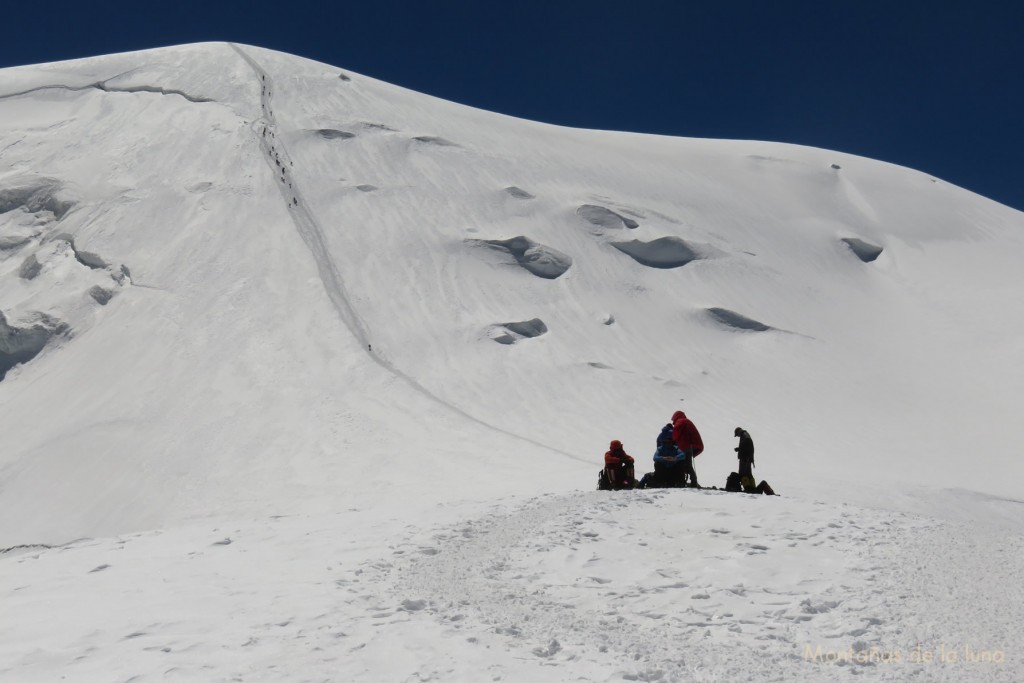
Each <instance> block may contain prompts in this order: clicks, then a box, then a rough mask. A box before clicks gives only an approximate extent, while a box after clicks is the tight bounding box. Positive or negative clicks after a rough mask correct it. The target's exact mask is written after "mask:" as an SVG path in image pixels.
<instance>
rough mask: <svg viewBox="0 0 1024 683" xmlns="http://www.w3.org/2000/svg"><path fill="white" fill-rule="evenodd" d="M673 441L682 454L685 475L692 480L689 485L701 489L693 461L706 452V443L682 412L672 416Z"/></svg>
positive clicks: (679, 411)
mask: <svg viewBox="0 0 1024 683" xmlns="http://www.w3.org/2000/svg"><path fill="white" fill-rule="evenodd" d="M672 440H673V441H674V442H675V444H676V447H677V448H678V449H679V453H680V454H681V457H682V461H683V462H682V468H683V474H685V475H686V476H688V477H689V478H690V482H689V485H690V486H691V487H693V488H698V489H699V488H700V484H698V483H697V472H696V470H694V469H693V459H694V458H696V457H697V456H698V455H700V454H701V453H703V452H704V441H702V440H701V438H700V432H698V431H697V426H696V425H694V424H693V422H691V421H690V419H689V418H687V417H686V413H684V412H683V411H681V410H677V411H676V412H674V413H673V414H672Z"/></svg>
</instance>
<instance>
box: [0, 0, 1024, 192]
mask: <svg viewBox="0 0 1024 683" xmlns="http://www.w3.org/2000/svg"><path fill="white" fill-rule="evenodd" d="M0 20H2V21H3V23H4V25H5V30H4V31H3V36H4V39H3V41H2V42H0V67H3V66H14V65H19V64H33V63H39V62H47V61H56V60H61V59H70V58H76V57H86V56H92V55H98V54H107V53H111V52H123V51H127V50H136V49H144V48H150V47H158V46H164V45H174V44H178V43H187V42H196V41H206V40H231V41H237V42H242V43H249V44H252V45H259V46H262V47H268V48H273V49H276V50H282V51H285V52H290V53H293V54H297V55H301V56H304V57H309V58H312V59H316V60H319V61H322V62H326V63H328V64H332V65H334V66H338V67H340V68H342V69H347V70H351V71H355V72H358V73H362V74H366V75H369V76H373V77H375V78H379V79H381V80H385V81H388V82H391V83H395V84H398V85H402V86H405V87H408V88H412V89H414V90H418V91H421V92H425V93H429V94H431V95H436V96H438V97H443V98H445V99H450V100H454V101H457V102H461V103H464V104H469V105H473V106H476V107H480V108H483V109H489V110H492V111H498V112H502V113H505V114H510V115H513V116H519V117H524V118H529V119H534V120H538V121H546V122H549V123H557V124H562V125H569V126H579V127H585V128H603V129H614V130H629V131H637V132H648V133H660V134H667V135H684V136H693V137H712V138H744V139H761V140H776V141H783V142H794V143H799V144H805V145H813V146H816V147H825V148H829V149H835V150H840V151H844V152H850V153H853V154H860V155H863V156H868V157H873V158H876V159H883V160H885V161H890V162H893V163H897V164H901V165H904V166H910V167H912V168H916V169H919V170H921V171H924V172H926V173H930V174H933V175H935V176H938V177H940V178H943V179H945V180H948V181H950V182H952V183H956V184H957V185H961V186H963V187H966V188H968V189H970V190H973V191H975V192H978V193H980V194H983V195H986V196H988V197H991V198H993V199H996V200H998V201H1001V202H1003V203H1005V204H1009V205H1010V206H1014V207H1015V208H1018V209H1022V210H1024V130H1022V129H1024V2H1020V1H1018V0H1000V1H993V0H988V1H987V2H986V0H973V2H967V1H961V0H927V1H924V0H888V1H886V2H875V1H873V0H846V1H839V0H834V1H833V0H818V1H813V0H807V1H792V2H787V1H786V0H758V1H735V2H730V1H728V0H722V1H715V0H704V1H701V2H687V1H686V0H663V1H662V0H634V1H633V2H628V1H621V0H620V1H617V2H606V1H602V0H591V1H589V2H583V1H577V0H548V1H547V2H539V1H536V0H504V1H502V2H494V1H492V0H477V1H475V2H474V1H469V0H462V1H454V0H419V1H418V2H411V1H410V2H398V1H394V0H361V1H359V2H334V3H327V2H324V3H312V2H306V1H305V0H295V1H293V2H280V3H266V2H259V1H256V2H249V3H245V4H242V3H238V2H216V1H215V0H209V1H208V2H205V3H198V2H194V1H193V0H180V1H177V2H150V3H145V2H140V1H137V2H132V3H127V2H121V1H120V0H114V1H112V2H104V1H103V0H98V1H97V2H83V1H81V0H78V1H76V2H73V3H72V2H63V1H62V0H55V1H53V2H49V3H42V4H40V3H30V2H9V3H5V7H4V10H3V13H2V16H0Z"/></svg>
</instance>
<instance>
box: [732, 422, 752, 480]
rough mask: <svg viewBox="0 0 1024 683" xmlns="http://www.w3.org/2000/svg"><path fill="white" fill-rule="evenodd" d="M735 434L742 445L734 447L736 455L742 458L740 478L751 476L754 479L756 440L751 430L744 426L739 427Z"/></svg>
mask: <svg viewBox="0 0 1024 683" xmlns="http://www.w3.org/2000/svg"><path fill="white" fill-rule="evenodd" d="M733 436H737V437H739V439H740V445H739V446H737V447H736V448H734V449H733V450H734V451H736V457H737V458H739V459H740V472H739V474H740V478H743V477H750V479H751V480H753V479H754V440H753V439H751V438H750V432H748V431H747V430H746V429H743V428H742V427H737V428H736V430H735V431H734V432H733Z"/></svg>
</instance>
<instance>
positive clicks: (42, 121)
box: [0, 44, 1024, 544]
mask: <svg viewBox="0 0 1024 683" xmlns="http://www.w3.org/2000/svg"><path fill="white" fill-rule="evenodd" d="M599 105H600V102H599V101H597V102H595V106H599ZM0 155H2V157H0V158H2V166H0V203H2V206H0V210H2V211H3V213H0V239H2V240H4V242H3V249H2V251H0V259H2V260H0V282H2V288H0V311H2V312H3V314H4V316H5V318H6V321H7V323H9V325H8V327H7V328H5V329H8V330H9V331H6V332H4V333H3V334H4V335H5V337H4V339H5V340H22V341H24V339H25V338H27V337H31V338H32V339H34V341H33V344H34V346H33V345H32V344H29V348H24V349H21V348H15V347H16V346H17V344H21V343H22V341H18V342H17V343H15V342H11V341H5V342H4V343H5V344H6V346H5V347H0V348H4V349H5V350H4V354H5V355H4V358H5V361H4V363H5V365H9V366H12V368H11V369H10V370H9V371H7V373H6V376H5V378H4V380H3V381H2V382H0V416H2V417H0V419H2V421H3V429H2V430H0V459H2V460H0V487H2V495H0V519H2V520H3V522H2V524H0V543H3V544H13V543H22V542H60V541H66V540H69V539H72V538H76V537H79V536H83V535H96V534H109V533H119V532H123V531H129V530H136V529H144V528H150V527H154V526H161V525H163V524H166V523H168V522H170V521H173V520H182V519H191V518H194V517H196V516H202V517H206V516H208V515H211V514H213V515H217V514H221V513H223V514H227V515H232V514H236V513H248V512H253V511H257V510H266V509H268V508H270V509H273V510H284V511H295V510H298V509H301V510H327V509H332V506H334V505H335V504H336V502H337V500H338V499H344V500H346V501H353V500H354V501H360V500H364V499H367V498H373V499H374V500H379V499H384V500H387V499H390V498H391V496H398V497H400V498H401V497H405V496H408V495H416V496H421V497H423V498H424V499H426V500H430V499H434V498H436V497H437V496H442V497H446V496H453V497H461V496H465V495H483V496H487V495H493V494H494V493H495V492H506V493H508V492H509V488H512V489H515V488H517V486H516V485H513V486H511V487H509V486H508V485H507V484H508V482H509V479H508V473H509V472H511V471H521V470H523V469H527V470H530V471H533V472H535V476H533V477H531V486H532V487H533V488H534V489H535V490H536V489H541V490H565V489H567V488H569V489H571V488H577V487H580V486H583V487H589V486H590V484H591V479H593V472H594V470H595V469H596V468H595V465H596V464H597V463H598V462H599V461H600V455H601V453H602V452H603V450H604V448H605V447H606V444H607V442H608V441H609V440H610V439H611V438H619V439H622V440H623V441H624V442H625V443H626V446H627V450H631V451H632V452H633V453H634V455H636V456H638V457H641V458H642V459H643V460H646V459H647V457H648V451H649V450H651V447H652V443H653V436H654V435H655V434H656V432H657V429H658V428H659V427H660V426H661V425H662V424H663V423H664V422H665V421H666V420H667V418H668V416H669V415H670V414H671V413H672V411H674V410H675V409H677V408H680V407H682V408H684V409H686V410H688V411H689V413H690V415H691V417H692V418H693V419H694V420H695V421H696V422H697V424H698V426H699V427H700V428H701V429H702V432H703V434H704V435H705V441H706V443H707V445H708V450H707V453H706V454H705V455H704V456H702V458H701V459H700V462H699V469H700V471H701V474H702V476H703V477H704V480H705V481H706V482H708V483H716V482H721V481H722V480H724V477H725V474H726V473H728V471H729V470H730V469H732V467H733V465H734V460H733V453H732V447H733V445H734V444H733V439H732V436H731V434H732V428H733V427H734V426H736V425H737V424H742V425H743V426H745V427H747V428H748V429H749V430H750V431H751V433H752V434H754V436H755V439H756V441H757V443H758V448H759V450H758V453H759V455H760V456H761V460H760V462H761V463H763V467H764V468H765V472H764V474H765V475H766V476H770V478H771V479H772V480H773V481H776V482H780V483H784V487H783V488H787V489H789V490H793V489H800V490H816V489H822V488H827V489H828V490H833V491H834V490H836V489H837V488H840V487H842V488H849V489H850V490H851V491H853V490H856V489H857V487H858V485H865V487H867V488H872V489H873V488H876V487H879V486H882V487H883V488H884V489H886V490H891V489H893V488H900V489H903V490H909V489H908V487H910V489H912V488H913V487H915V486H919V485H923V486H925V488H926V489H928V490H933V489H935V488H944V487H950V486H956V487H962V488H964V489H968V490H975V491H981V492H985V493H990V494H994V495H1000V496H1013V495H1015V494H1016V493H1017V492H1016V490H1015V486H1016V482H1018V481H1020V475H1021V474H1022V473H1024V466H1022V465H1021V459H1020V458H1016V457H1014V452H1013V444H1014V441H1013V439H1012V436H1013V434H1014V425H1015V422H1016V420H1015V419H1014V412H1015V402H1014V400H1013V399H1014V398H1015V397H1018V396H1020V395H1021V389H1022V388H1024V363H1021V362H1020V361H1021V358H1022V354H1024V347H1022V345H1021V344H1022V342H1021V334H1020V333H1021V331H1022V330H1024V309H1022V307H1021V306H1019V301H1020V300H1021V295H1022V294H1024V281H1022V279H1021V277H1020V275H1019V263H1020V262H1021V258H1022V257H1024V216H1022V214H1021V213H1019V212H1017V211H1014V210H1011V209H1009V208H1007V207H1004V206H1001V205H999V204H996V203H994V202H991V201H989V200H987V199H985V198H982V197H979V196H977V195H974V194H972V193H970V192H967V191H964V190H962V189H960V188H957V187H954V186H950V185H948V184H946V183H944V182H942V181H941V180H938V179H935V178H931V177H928V176H926V175H923V174H921V173H918V172H915V171H911V170H908V169H904V168H899V167H895V166H891V165H887V164H884V163H880V162H876V161H871V160H868V159H863V158H858V157H853V156H849V155H844V154H838V153H835V152H829V151H825V150H819V149H809V148H801V147H795V146H790V145H781V144H773V143H763V142H734V141H714V140H694V139H676V138H665V137H657V136H645V135H635V134H628V133H616V132H604V131H586V130H572V129H565V128H560V127H555V126H550V125H544V124H539V123H533V122H529V121H522V120H517V119H513V118H509V117H505V116H501V115H497V114H493V113H489V112H484V111H479V110H475V109H471V108H467V107H464V106H460V105H457V104H453V103H450V102H446V101H442V100H438V99H434V98H431V97H428V96H426V95H422V94H419V93H414V92H410V91H407V90H403V89H401V88H397V87H394V86H390V85H387V84H385V83H381V82H378V81H375V80H373V79H370V78H365V77H362V76H358V75H356V74H346V73H343V72H340V71H339V70H338V69H336V68H333V67H329V66H326V65H323V64H319V63H315V62H311V61H308V60H304V59H300V58H296V57H293V56H290V55H285V54H281V53H276V52H272V51H268V50H262V49H259V48H253V47H246V46H235V45H230V44H201V45H190V46H182V47H175V48H164V49H159V50H152V51H147V52H140V53H132V54H122V55H113V56H108V57H99V58H94V59H85V60H78V61H74V62H64V63H59V64H48V65H41V66H35V67H24V68H16V69H6V70H4V71H3V72H0ZM535 320H537V321H540V322H539V323H532V324H525V325H520V324H519V323H530V321H535ZM7 347H9V348H7ZM40 348H41V351H40ZM37 351H38V355H34V356H33V354H35V353H36V352H37ZM29 357H31V360H30V361H28V362H24V363H21V364H19V365H15V363H16V362H19V361H21V360H24V359H26V358H29ZM681 399H685V400H684V401H683V402H682V403H681V402H680V400H681ZM641 469H642V468H641ZM364 470H365V472H364ZM406 473H409V476H408V477H407V476H406ZM364 477H369V485H367V483H366V481H365V479H364ZM885 495H888V493H886V494H885Z"/></svg>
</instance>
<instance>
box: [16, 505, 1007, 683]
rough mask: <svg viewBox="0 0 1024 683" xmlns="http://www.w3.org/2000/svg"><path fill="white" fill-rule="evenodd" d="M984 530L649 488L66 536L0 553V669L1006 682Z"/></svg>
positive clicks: (1002, 568)
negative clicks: (62, 542)
mask: <svg viewBox="0 0 1024 683" xmlns="http://www.w3.org/2000/svg"><path fill="white" fill-rule="evenodd" d="M416 520H424V521H421V522H417V521H416ZM979 529H980V527H971V526H967V525H962V524H956V523H949V522H940V521H937V520H934V519H928V518H924V517H919V516H915V515H908V514H899V513H891V512H883V511H875V510H867V509H863V508H857V507H853V506H849V505H835V504H832V503H826V502H812V501H806V500H797V499H790V498H767V497H755V496H747V495H745V494H727V493H724V492H717V491H700V492H698V491H688V490H661V491H659V490H653V491H645V492H639V491H638V492H620V493H613V494H607V493H599V492H587V493H570V494H564V495H551V496H544V497H539V498H529V499H527V498H522V497H519V498H508V499H503V500H501V501H497V502H493V503H479V502H477V503H448V504H441V505H435V506H423V509H422V510H411V509H410V510H403V511H402V513H401V514H400V515H394V516H389V514H387V513H385V512H381V511H374V510H350V511H347V512H340V513H337V514H332V515H318V516H296V517H283V518H272V519H266V520H252V521H247V522H244V523H242V522H240V523H237V524H232V525H222V526H218V527H212V526H209V525H195V526H190V527H182V528H177V529H169V530H164V531H154V532H148V533H141V534H136V535H132V536H126V537H122V538H117V539H102V540H83V541H79V542H76V543H73V544H71V545H69V546H65V547H61V548H54V549H49V550H26V551H22V552H21V554H13V553H9V554H8V556H7V557H4V558H3V559H2V560H0V561H2V562H3V564H4V569H5V571H4V572H3V574H2V575H0V595H2V596H3V602H4V605H5V612H6V614H7V618H6V619H5V620H4V623H3V625H2V626H0V631H2V633H0V636H2V638H0V643H2V646H0V647H2V651H0V661H3V662H5V665H4V667H3V668H2V669H0V678H3V679H4V680H15V679H17V680H20V681H31V680H49V679H51V678H53V677H55V676H57V675H59V674H64V675H66V676H68V678H69V679H70V680H121V679H124V680H127V679H130V680H198V679H202V680H210V681H215V680H282V681H296V680H325V679H326V680H394V681H400V680H416V681H429V680H433V681H452V680H465V681H471V680H511V681H519V680H540V681H563V680H587V681H613V680H643V681H686V680H706V681H715V680H748V679H749V680H780V681H781V680H807V681H812V680H836V679H845V678H850V679H851V680H882V681H903V680H921V681H933V680H988V681H998V680H1005V681H1011V680H1015V671H1016V669H1017V667H1018V666H1019V653H1018V652H1017V651H1016V650H1015V649H1014V648H1015V647H1016V645H1017V643H1018V640H1017V637H1016V631H1017V630H1018V629H1019V624H1020V623H1021V622H1022V620H1024V607H1022V605H1024V602H1022V600H1021V595H1020V591H1021V587H1020V584H1019V581H1017V580H1016V578H1017V576H1018V573H1019V567H1020V565H1021V561H1022V558H1024V545H1022V543H1021V540H1020V538H1019V537H1018V536H1010V537H1009V538H1006V537H1004V536H1003V535H1001V534H998V533H996V532H994V531H983V530H979ZM982 548H984V549H986V551H987V552H986V553H981V552H979V550H980V549H982ZM954 598H955V599H954ZM915 653H920V654H915ZM928 653H932V654H931V657H932V658H933V659H932V661H913V660H914V659H915V658H918V659H924V658H925V657H926V656H927V654H928ZM951 653H956V658H957V659H956V661H953V659H952V657H953V655H952V654H951ZM940 655H941V656H942V657H943V660H942V661H940V660H939V657H940ZM971 656H974V657H976V658H977V659H978V660H980V659H981V658H983V657H985V658H987V659H986V661H967V660H968V659H969V658H970V657H971Z"/></svg>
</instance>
